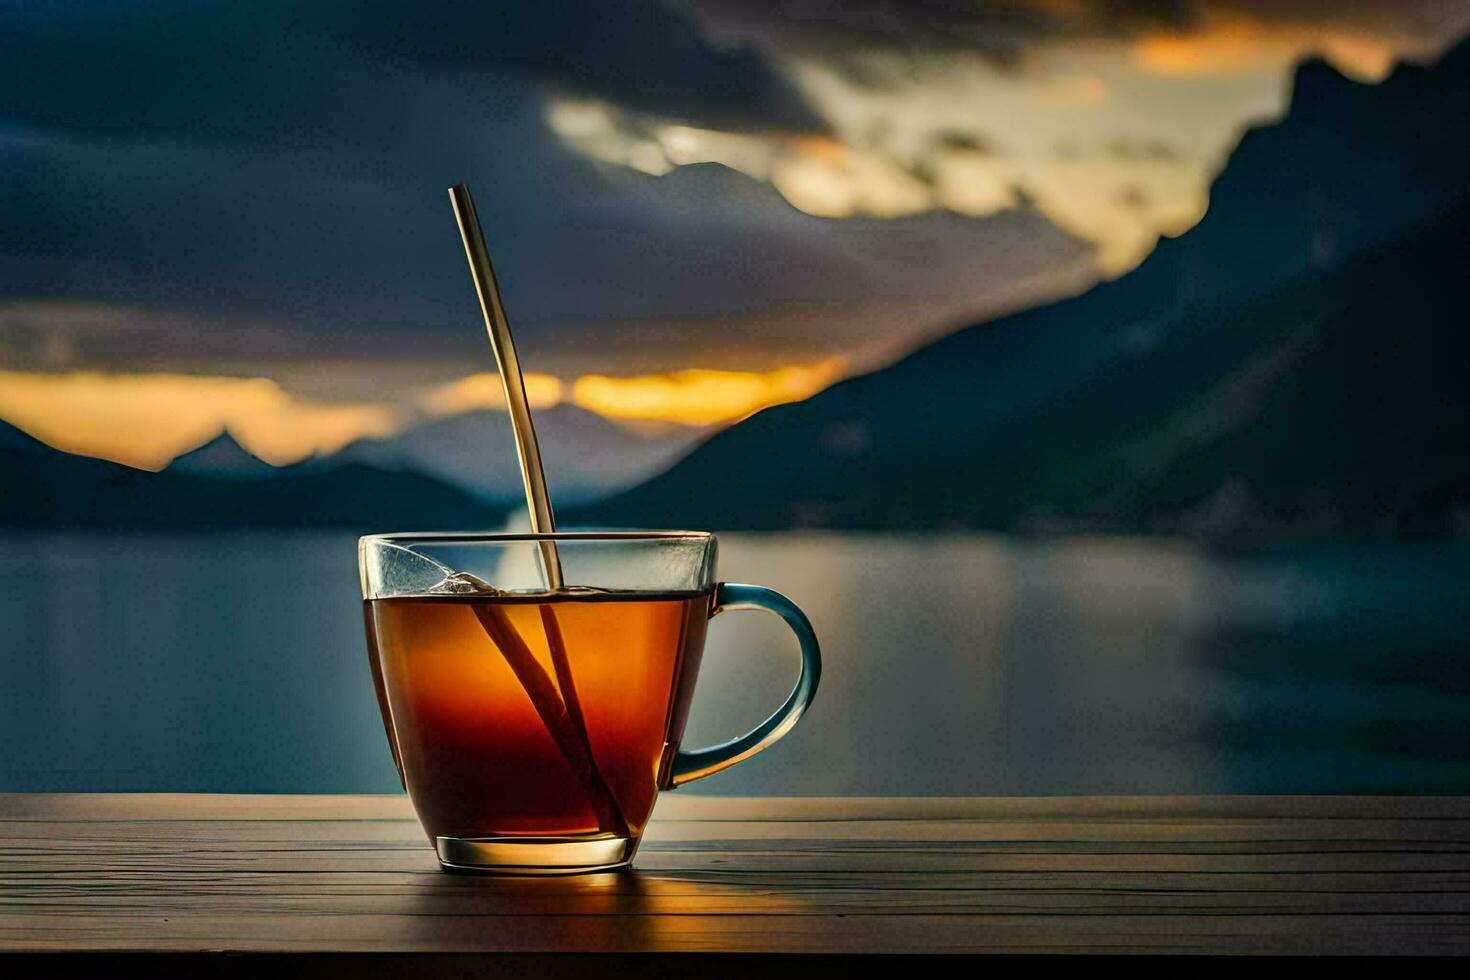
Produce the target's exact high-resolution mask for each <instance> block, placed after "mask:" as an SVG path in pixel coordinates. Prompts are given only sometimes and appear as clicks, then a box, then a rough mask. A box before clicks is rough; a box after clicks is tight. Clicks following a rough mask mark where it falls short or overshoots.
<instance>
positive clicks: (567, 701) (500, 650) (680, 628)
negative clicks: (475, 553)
mask: <svg viewBox="0 0 1470 980" xmlns="http://www.w3.org/2000/svg"><path fill="white" fill-rule="evenodd" d="M709 606H710V594H709V593H708V592H695V593H682V594H675V593H669V594H649V593H600V594H597V593H594V594H590V595H589V594H582V595H544V594H543V595H539V596H537V595H532V596H473V595H471V596H459V595H440V596H402V597H397V598H390V599H373V600H369V601H368V602H367V603H366V608H367V619H368V635H369V637H370V641H371V648H372V649H371V656H372V657H373V661H374V662H373V673H374V679H375V680H376V681H377V682H378V685H379V697H380V699H381V700H382V701H383V702H384V707H385V711H384V718H385V721H386V723H387V725H388V727H389V731H388V737H389V741H390V743H391V744H392V745H393V748H394V758H395V760H396V761H397V763H398V765H399V772H400V774H401V776H402V777H403V781H404V784H405V785H406V787H407V788H408V790H409V791H410V793H411V794H412V797H413V802H414V806H415V808H416V809H417V811H418V815H419V819H420V820H421V821H422V823H423V825H424V829H425V830H426V831H427V832H428V834H429V836H430V837H431V838H436V837H440V836H444V837H457V838H482V837H510V836H515V835H530V836H539V837H545V836H570V835H595V834H613V835H617V836H620V837H621V836H627V835H629V834H632V835H634V836H636V835H637V834H638V833H639V832H641V830H642V829H643V825H644V824H645V822H646V821H647V820H648V816H649V813H650V812H651V811H652V809H653V800H654V795H655V793H656V791H657V789H658V784H659V779H660V776H661V774H662V775H663V777H664V779H665V781H666V780H667V770H668V763H669V761H670V759H671V751H672V750H671V748H670V747H671V746H674V745H677V743H678V741H679V737H680V735H681V734H682V729H683V725H684V719H685V716H686V714H687V711H688V708H689V699H690V696H691V694H692V693H693V690H694V680H695V676H696V674H697V673H698V668H699V657H700V652H701V650H702V647H703V643H704V633H705V622H706V620H707V617H708V615H709ZM548 611H550V612H553V615H552V616H549V617H548V616H547V613H548ZM548 622H554V623H555V624H556V626H555V629H556V630H557V631H558V632H559V633H560V637H559V643H560V645H561V647H562V648H563V649H562V651H561V652H560V653H561V656H560V659H563V661H564V663H563V665H561V667H560V669H559V665H558V663H557V659H559V658H558V657H557V656H554V655H553V650H552V648H551V639H550V636H549V631H548V630H547V628H546V624H547V623H548ZM537 695H539V696H540V697H541V698H542V699H543V702H542V703H538V701H537ZM573 705H575V709H573V708H572V706H573ZM574 710H575V713H574Z"/></svg>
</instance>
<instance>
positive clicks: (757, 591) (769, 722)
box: [669, 582, 822, 786]
mask: <svg viewBox="0 0 1470 980" xmlns="http://www.w3.org/2000/svg"><path fill="white" fill-rule="evenodd" d="M733 609H759V610H762V611H763V612H768V613H772V614H774V615H776V616H779V617H781V619H782V620H783V621H784V622H785V623H786V625H787V626H789V627H790V628H791V632H793V633H795V634H796V639H797V640H798V641H799V642H800V643H801V676H800V677H798V678H797V679H796V686H795V687H794V688H792V689H791V696H790V697H788V698H787V699H786V703H785V704H783V705H781V707H780V708H778V709H776V713H775V714H773V715H771V717H769V718H767V719H766V720H765V721H763V722H761V723H760V724H759V725H757V726H756V727H755V728H754V729H753V730H751V731H750V732H747V733H746V734H744V735H742V736H740V737H739V738H736V739H732V740H731V741H728V742H725V743H724V744H722V745H712V746H710V747H709V748H707V749H695V750H694V751H692V752H684V751H680V752H678V753H676V754H675V755H674V762H673V765H672V766H671V767H670V774H671V781H670V784H669V785H670V786H681V785H683V784H684V783H688V782H692V781H693V780H696V779H703V778H704V777H705V776H709V775H712V774H713V773H717V772H719V771H720V770H721V769H728V768H729V767H731V766H733V765H734V764H735V763H737V762H743V761H744V760H746V759H749V758H750V757H751V756H753V755H755V754H756V753H757V752H759V751H760V750H761V749H764V748H766V747H767V746H769V745H771V744H772V743H774V742H776V741H777V740H778V739H780V738H781V736H783V735H785V734H786V733H787V732H789V731H791V729H792V728H793V727H794V726H795V725H796V722H797V719H799V718H800V717H801V716H802V713H803V712H804V711H806V709H807V708H808V707H809V706H810V705H811V703H812V699H813V698H815V697H816V696H817V682H818V681H820V680H821V679H822V651H821V650H820V649H819V648H818V646H817V634H816V633H814V632H812V624H811V622H810V621H808V620H807V618H806V614H805V613H803V612H802V611H801V610H800V609H798V608H797V606H796V603H794V602H792V601H791V600H790V599H788V598H786V597H785V596H784V595H782V594H781V593H779V592H776V591H774V590H772V589H767V588H763V587H762V586H759V585H736V584H735V583H733V582H721V583H720V584H719V585H717V586H715V597H714V604H713V606H711V608H710V618H711V619H713V618H714V617H716V616H718V615H719V614H720V613H722V612H726V611H727V610H733Z"/></svg>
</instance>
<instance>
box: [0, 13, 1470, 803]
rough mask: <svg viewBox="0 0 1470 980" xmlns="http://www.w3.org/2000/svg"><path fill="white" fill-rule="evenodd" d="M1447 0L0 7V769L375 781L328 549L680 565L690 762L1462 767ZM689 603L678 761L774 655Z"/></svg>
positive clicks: (725, 669)
mask: <svg viewBox="0 0 1470 980" xmlns="http://www.w3.org/2000/svg"><path fill="white" fill-rule="evenodd" d="M1467 32H1470V3H1467V2H1460V0H1406V2H1396V3H1390V2H1381V3H1380V2H1370V0H1353V2H1342V3H1336V4H1322V3H1314V2H1305V0H1303V2H1289V0H1287V2H1271V0H1177V2H1168V0H1164V2H1137V3H1126V2H1117V0H1114V2H1103V0H1095V2H1091V0H1011V2H997V3H979V2H976V3H918V2H911V3H905V2H899V0H875V2H868V3H861V4H845V3H837V2H822V0H801V2H795V3H785V4H779V5H774V4H764V3H755V2H743V0H693V2H673V0H668V2H663V0H619V2H602V3H590V2H579V0H542V2H540V3H536V4H489V3H469V2H463V3H459V2H449V0H430V2H423V3H417V4H400V3H389V2H367V3H348V2H323V3H315V4H310V5H301V4H292V3H284V2H272V0H265V2H257V3H252V4H227V3H222V4H197V3H185V2H182V0H175V2H164V0H160V2H145V0H133V2H127V0H107V2H95V0H92V2H70V0H58V2H51V3H46V4H6V5H4V6H3V7H0V624H3V631H0V633H3V635H0V791H10V790H228V791H265V792H273V791H300V792H391V791H395V790H396V789H397V777H396V775H395V773H394V770H393V766H392V762H391V759H390V758H389V753H388V751H387V745H386V743H385V740H384V738H383V732H382V727H381V725H380V722H379V720H378V717H377V707H376V702H375V699H374V696H373V692H372V685H371V680H370V676H369V672H368V669H367V664H366V658H365V648H364V643H363V637H362V621H361V611H360V602H359V596H358V592H357V579H356V568H355V561H356V549H355V538H356V536H357V535H359V534H362V533H368V532H376V531H389V530H411V529H431V528H456V529H469V528H488V529H495V528H508V527H517V526H521V525H522V524H523V523H524V520H525V519H524V516H523V513H522V512H521V508H522V504H521V503H520V478H519V473H518V471H517V468H516V461H515V451H514V444H513V442H512V439H511V433H510V427H509V422H508V419H507V416H506V414H505V412H504V406H503V403H502V400H501V395H500V391H499V383H498V380H497V378H496V376H495V375H494V373H493V372H494V364H493V361H492V359H491V357H490V352H489V348H488V344H487V343H486V339H485V335H484V329H483V326H482V324H481V322H480V319H479V314H478V310H477V307H476V304H475V299H474V294H473V291H472V289H471V286H470V281H469V278H468V275H467V272H466V267H465V262H464V258H463V253H462V250H461V246H460V243H459V238H458V235H457V232H456V229H455V226H454V222H453V219H452V216H451V213H450V211H449V208H448V202H447V198H446V196H445V188H446V187H448V186H449V185H450V184H453V183H457V182H461V181H464V182H468V183H469V184H470V185H471V186H472V187H473V188H474V190H475V192H476V196H477V201H478V204H479V208H480V212H481V216H482V219H483V220H484V222H485V224H486V236H487V239H488V241H489V244H490V247H491V250H492V253H493V255H494V257H495V260H496V263H497V270H498V273H499V278H500V281H501V286H502V289H503V290H504V293H505V300H506V305H507V309H508V312H509V315H510V317H511V319H512V322H513V324H514V326H515V329H516V334H517V338H518V341H519V343H520V346H521V354H522V361H523V365H524V367H525V368H526V370H527V372H528V375H527V383H528V387H529V391H530V394H531V398H532V403H533V406H534V407H535V409H536V412H537V414H536V420H537V428H538V432H539V434H540V436H541V443H542V447H543V452H544V453H545V455H546V457H547V465H548V470H549V478H550V483H551V490H552V494H553V498H554V500H555V501H556V503H557V505H558V513H559V516H560V518H561V523H562V524H563V525H564V526H567V527H570V526H582V527H595V526H615V527H694V528H709V529H714V530H718V531H721V532H728V533H722V535H721V554H722V562H721V577H723V578H726V579H729V580H735V581H752V582H759V583H762V584H765V585H769V586H772V587H774V588H777V589H780V590H782V591H785V592H787V593H788V594H790V595H791V596H792V597H793V598H794V599H796V600H797V601H798V602H799V603H800V604H801V605H802V606H803V607H804V608H805V609H806V610H807V611H808V612H809V614H810V615H811V618H812V620H813V621H814V623H815V625H816V627H817V630H818V633H819V634H820V636H821V637H822V640H823V646H824V651H825V655H826V662H827V671H826V674H825V676H824V680H823V689H822V692H821V694H820V696H819V698H818V701H817V703H816V705H815V706H814V708H813V709H812V712H811V713H810V714H809V715H808V716H807V718H806V719H805V720H804V721H803V723H802V724H801V725H800V726H799V727H798V728H797V729H796V730H795V732H794V733H793V734H792V735H791V736H789V737H788V738H787V739H786V740H785V741H784V742H782V743H781V745H779V746H777V747H775V748H773V749H772V750H770V751H769V752H767V753H766V754H764V755H762V756H761V757H760V758H759V759H756V760H752V761H751V762H749V763H747V764H745V765H743V766H740V767H738V768H737V769H734V770H732V771H731V772H729V773H727V774H723V775H721V776H719V777H718V778H716V779H712V780H710V781H709V782H708V783H701V784H700V787H699V791H700V792H708V793H773V794H807V793H823V794H859V795H862V794H936V795H943V794H987V793H995V794H1053V793H1110V792H1111V793H1130V792H1160V793H1236V792H1244V793H1249V792H1307V793H1312V792H1352V793H1380V792H1384V793H1394V792H1419V793H1467V792H1470V649H1467V641H1466V639H1465V637H1466V636H1467V635H1470V541H1467V534H1470V454H1467V452H1466V447H1467V446H1470V387H1467V385H1466V372H1467V368H1470V334H1467V327H1470V325H1467V323H1466V320H1465V314H1464V306H1465V304H1464V291H1465V289H1466V278H1465V266H1464V262H1465V256H1466V255H1467V254H1470V252H1467V249H1466V246H1467V244H1470V242H1467V240H1466V239H1467V231H1466V229H1467V227H1470V225H1467V217H1470V193H1467V192H1470V113H1467V112H1466V106H1467V105H1470V47H1467V46H1464V45H1462V43H1461V41H1462V38H1464V36H1465V35H1466V34H1467ZM747 619H749V617H730V618H728V619H725V618H722V619H721V620H720V621H719V624H718V625H717V627H716V628H714V629H713V630H712V636H711V643H710V651H709V653H708V655H707V657H706V661H705V667H704V669H703V676H702V679H701V684H700V688H699V694H698V696H697V698H696V703H695V707H694V712H693V720H692V722H691V725H690V731H689V733H688V738H687V739H686V741H687V742H690V743H703V742H709V741H715V740H719V739H723V738H727V737H730V736H732V735H734V734H737V733H739V732H741V731H744V730H745V729H747V728H749V727H751V725H752V724H754V723H755V722H756V721H758V720H759V719H760V718H761V717H763V716H764V713H765V712H766V711H768V710H770V708H771V707H772V706H774V705H775V704H776V703H777V702H778V700H779V699H780V697H781V696H782V695H784V693H785V690H786V689H787V688H788V686H789V684H790V682H791V675H792V674H793V673H794V670H795V663H794V661H795V656H794V653H793V651H791V650H790V649H789V639H788V638H787V637H785V636H784V635H783V632H782V630H781V628H780V627H779V626H778V625H775V624H771V625H767V624H766V623H764V622H762V621H761V620H760V619H758V618H757V619H755V621H753V622H747Z"/></svg>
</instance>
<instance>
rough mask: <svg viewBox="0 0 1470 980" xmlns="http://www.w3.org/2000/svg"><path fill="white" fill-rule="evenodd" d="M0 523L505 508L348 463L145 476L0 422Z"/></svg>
mask: <svg viewBox="0 0 1470 980" xmlns="http://www.w3.org/2000/svg"><path fill="white" fill-rule="evenodd" d="M0 472H3V473H4V474H5V480H4V483H3V485H0V525H9V526H31V527H33V526H106V527H138V526H148V527H224V526H239V525H249V526H300V527H346V528H352V529H354V530H359V531H362V532H369V531H387V530H395V529H406V530H414V529H417V528H425V529H434V528H449V527H498V526H500V524H501V523H502V522H503V519H504V511H503V509H498V508H494V507H491V506H487V505H486V504H484V503H482V502H480V501H478V500H476V499H474V498H472V497H470V496H468V495H467V494H465V493H464V492H462V491H460V490H458V489H456V488H454V487H450V486H447V485H445V484H443V483H441V482H439V481H437V480H434V479H431V478H429V477H424V476H420V475H417V474H413V473H403V472H395V471H386V470H381V469H377V468H374V467H370V466H364V465H361V464H356V463H353V464H347V465H343V466H336V467H332V468H330V469H324V470H319V471H315V472H301V473H294V474H293V473H288V472H280V473H279V474H278V475H272V476H267V477H265V478H264V479H253V478H249V477H242V478H236V479H228V480H222V479H218V478H201V477H196V476H189V475H186V474H183V473H175V472H171V471H169V470H165V471H164V472H162V473H150V472H147V471H146V470H136V469H133V468H132V467H128V466H122V465H120V464H118V463H110V462H107V461H105V460H100V459H91V458H88V457H85V456H73V455H71V454H69V453H64V452H61V451H59V450H56V449H52V448H51V447H50V446H47V445H45V444H44V443H41V442H39V441H38V440H35V439H32V438H31V437H30V436H28V435H26V434H25V433H24V432H21V431H20V430H19V429H16V428H15V427H14V426H11V425H7V424H5V423H3V422H0Z"/></svg>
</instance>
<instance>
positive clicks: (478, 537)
mask: <svg viewBox="0 0 1470 980" xmlns="http://www.w3.org/2000/svg"><path fill="white" fill-rule="evenodd" d="M713 537H714V532H712V531H557V532H554V533H552V534H537V533H535V532H533V531H390V532H386V533H381V534H364V535H363V536H362V537H360V538H358V539H357V540H358V542H359V543H361V544H370V543H375V542H380V541H381V542H386V543H388V544H398V545H401V544H403V543H404V542H407V541H420V542H437V543H444V542H456V543H463V544H476V543H480V544H514V543H518V542H526V541H709V540H710V539H711V538H713Z"/></svg>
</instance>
